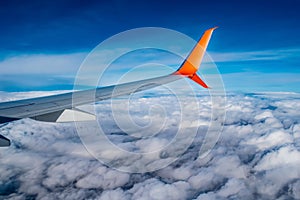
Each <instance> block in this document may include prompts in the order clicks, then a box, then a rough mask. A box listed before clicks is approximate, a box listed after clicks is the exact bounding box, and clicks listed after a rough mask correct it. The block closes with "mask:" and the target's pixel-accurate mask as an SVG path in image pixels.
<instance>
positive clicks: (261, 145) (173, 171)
mask: <svg viewBox="0 0 300 200" xmlns="http://www.w3.org/2000/svg"><path fill="white" fill-rule="evenodd" d="M36 95H39V94H34V93H29V94H27V93H22V94H18V93H15V95H12V94H9V93H2V95H1V100H2V101H6V100H10V99H15V98H20V97H25V96H36ZM198 98H199V102H200V105H199V106H200V110H202V111H203V115H201V116H200V117H199V118H200V119H201V120H200V121H201V123H198V124H196V125H195V124H190V125H193V126H197V127H199V131H198V134H197V136H196V138H195V139H194V142H193V143H192V145H191V146H190V147H189V148H188V150H187V151H185V152H184V153H183V155H182V156H181V157H180V158H179V159H178V160H176V161H175V162H174V163H172V164H171V165H169V166H167V167H165V168H163V169H160V170H157V171H154V172H149V173H141V174H138V173H137V174H130V173H125V172H120V171H117V170H115V169H112V168H109V167H107V166H106V165H104V164H102V163H101V162H99V161H97V160H96V159H94V158H93V157H92V156H91V155H90V154H89V153H88V152H87V151H86V149H85V148H84V146H83V145H82V144H81V141H80V139H79V137H78V136H77V134H76V129H75V127H74V126H73V125H72V124H51V123H42V122H37V121H33V120H30V119H24V120H20V121H16V122H13V123H10V124H8V125H6V126H2V127H1V129H0V130H1V134H3V135H4V136H6V137H8V138H10V139H11V140H12V146H11V147H10V148H5V149H4V148H3V149H0V163H1V165H0V198H1V199H26V198H27V199H30V198H37V199H201V200H202V199H228V198H229V199H275V198H277V199H291V198H293V199H300V192H299V191H300V168H299V166H300V159H299V158H300V146H299V142H300V125H299V124H300V123H299V122H300V114H299V110H300V96H299V95H298V94H293V93H285V94H282V93H280V94H278V93H269V94H237V93H234V94H229V95H228V96H227V106H226V109H227V117H226V121H225V123H224V128H223V132H222V135H221V138H220V139H219V141H218V143H217V145H216V146H215V148H214V149H213V150H212V151H211V153H210V154H209V155H208V156H206V157H204V158H201V157H199V155H198V153H199V149H200V146H201V143H202V141H203V134H202V133H203V132H205V131H206V130H207V128H208V125H209V120H210V119H209V117H207V115H208V114H209V111H210V98H209V96H207V95H200V96H199V97H198ZM175 100H176V99H174V98H173V97H172V96H164V95H163V96H160V97H157V96H153V95H151V94H149V95H147V96H145V95H144V97H143V98H142V99H140V100H139V101H135V103H134V104H132V105H131V108H132V113H131V115H132V117H133V118H134V119H136V120H137V122H139V123H141V124H142V123H145V121H143V119H146V122H147V120H149V118H150V119H151V114H153V113H151V112H149V113H147V111H146V112H140V111H141V110H143V109H147V108H145V106H147V105H148V104H150V103H151V104H157V103H159V104H160V105H172V104H173V103H174V104H176V102H175ZM188 100H189V97H186V101H188ZM117 103H120V105H122V100H120V99H119V100H117ZM165 108H166V110H167V112H166V116H170V115H174V118H173V121H172V118H168V120H169V121H167V122H166V123H165V124H166V127H165V128H164V130H163V131H162V133H164V134H161V135H155V136H154V137H151V138H146V139H145V138H144V139H143V140H141V139H136V140H135V139H133V138H132V137H130V136H127V135H125V134H124V133H122V132H121V131H120V130H119V129H118V127H117V126H116V125H115V124H114V123H115V122H114V120H113V119H112V116H111V115H110V114H109V113H110V110H109V102H106V101H103V102H101V103H99V104H97V105H96V111H97V112H98V113H99V116H101V119H103V120H104V122H105V124H106V125H107V126H106V129H107V130H109V131H108V137H109V139H110V140H111V141H112V142H113V143H115V144H117V145H121V147H122V148H124V149H127V150H132V149H133V147H136V146H140V147H141V149H144V150H145V149H147V148H150V149H151V148H152V147H151V145H153V146H154V147H155V148H156V147H157V146H159V145H161V144H164V142H165V140H163V137H164V138H165V139H167V140H168V139H170V138H171V137H173V135H172V133H173V132H174V131H176V130H174V124H176V123H177V121H176V120H177V118H176V112H175V111H174V112H172V106H169V107H168V106H166V107H165ZM120 109H121V106H120ZM189 109H191V111H192V109H193V108H192V107H190V108H189ZM154 114H155V112H154ZM152 117H153V116H152ZM155 118H156V120H152V125H153V126H155V125H157V123H160V120H158V119H157V118H159V115H155ZM138 120H140V121H138ZM186 137H188V134H187V136H186ZM173 150H174V151H179V150H180V149H176V148H174V149H173ZM111 153H113V152H111ZM111 155H113V154H111ZM160 156H165V157H168V155H166V154H164V155H162V154H161V155H160ZM115 161H118V162H121V163H122V162H124V163H125V162H126V160H125V161H122V157H118V156H116V159H115ZM132 163H134V162H132Z"/></svg>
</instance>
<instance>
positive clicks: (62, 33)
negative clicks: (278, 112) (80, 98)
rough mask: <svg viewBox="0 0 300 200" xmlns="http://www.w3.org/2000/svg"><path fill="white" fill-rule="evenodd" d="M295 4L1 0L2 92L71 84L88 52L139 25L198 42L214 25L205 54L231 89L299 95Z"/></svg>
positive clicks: (299, 51) (299, 46)
mask: <svg viewBox="0 0 300 200" xmlns="http://www.w3.org/2000/svg"><path fill="white" fill-rule="evenodd" d="M299 9H300V2H299V1H297V0H285V1H277V0H273V1H259V0H252V1H238V0H230V1H221V0H217V1H203V2H202V1H199V2H197V3H195V2H193V1H176V0H175V1H163V2H161V1H148V0H146V1H120V0H113V1H26V2H25V1H14V0H12V1H6V2H4V1H1V2H0V26H1V35H0V44H1V45H0V90H4V91H24V90H25V91H26V90H27V91H30V90H59V89H62V90H64V89H71V88H72V83H73V80H74V75H75V73H76V69H78V67H79V65H80V63H81V61H82V60H83V59H84V57H85V55H86V53H87V52H89V51H90V50H92V49H93V48H94V47H95V46H96V45H98V44H99V43H100V42H101V41H103V40H105V39H107V38H108V37H110V36H112V35H114V34H117V33H119V32H121V31H125V30H128V29H132V28H138V27H149V26H151V27H164V28H169V29H174V30H176V31H180V32H182V33H184V34H186V35H188V36H190V37H191V38H193V39H195V40H197V39H198V38H199V37H200V35H201V34H202V32H203V31H204V30H205V29H207V28H210V27H213V26H216V25H217V26H219V29H217V31H216V32H215V33H214V36H213V39H212V40H211V43H210V46H209V49H208V52H209V53H210V55H211V57H212V58H213V59H214V60H215V61H216V64H217V66H218V68H219V70H220V72H221V74H222V76H223V79H224V83H225V87H226V89H227V90H230V91H236V90H238V91H247V92H249V91H251V92H255V91H276V92H279V91H293V92H300V87H299V86H300V78H299V77H300V76H299V75H300V60H299V55H300V39H299V33H300V27H299V25H298V23H299V21H300V13H299Z"/></svg>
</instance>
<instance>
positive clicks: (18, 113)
mask: <svg viewBox="0 0 300 200" xmlns="http://www.w3.org/2000/svg"><path fill="white" fill-rule="evenodd" d="M215 29H216V27H215V28H211V29H208V30H206V31H205V32H204V34H203V36H202V37H201V38H200V40H199V41H198V42H197V43H196V45H195V47H194V48H193V50H192V51H191V52H190V54H189V55H188V57H187V58H186V59H185V61H184V62H183V63H182V64H181V66H180V67H179V69H178V70H177V71H175V72H174V73H172V74H169V75H166V76H161V77H157V78H152V79H146V80H140V81H134V82H130V83H124V84H119V85H112V86H107V87H101V88H96V89H90V90H83V91H76V92H70V93H65V94H58V95H52V96H46V97H38V98H31V99H24V100H18V101H11V102H3V103H0V124H4V123H8V122H11V121H15V120H19V119H22V118H32V119H35V120H39V121H47V122H71V121H86V120H94V119H95V116H93V115H92V114H90V113H86V112H84V111H81V110H79V109H77V108H76V107H77V106H79V105H84V104H88V103H94V102H96V101H101V100H105V99H110V98H114V97H118V96H122V95H128V94H131V93H135V92H139V91H143V90H147V89H151V88H154V87H157V86H159V85H163V84H167V83H170V82H173V81H176V80H179V79H181V78H185V77H186V78H190V79H191V80H193V81H195V82H196V83H198V84H200V85H201V86H203V87H204V88H209V87H208V86H207V85H206V84H205V83H204V81H203V80H202V79H201V78H200V77H199V76H198V75H197V74H196V72H197V70H198V69H199V66H200V64H201V62H202V59H203V56H204V53H205V51H206V48H207V46H208V43H209V40H210V38H211V35H212V33H213V31H214V30H215ZM75 113H76V119H74V114H75ZM78 116H79V117H78ZM9 145H10V141H9V139H7V138H5V137H4V136H2V135H0V147H1V146H9Z"/></svg>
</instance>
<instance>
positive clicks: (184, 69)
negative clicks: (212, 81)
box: [173, 27, 217, 88]
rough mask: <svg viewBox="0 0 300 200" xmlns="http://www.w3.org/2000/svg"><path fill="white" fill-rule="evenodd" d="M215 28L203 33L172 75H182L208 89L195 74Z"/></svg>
mask: <svg viewBox="0 0 300 200" xmlns="http://www.w3.org/2000/svg"><path fill="white" fill-rule="evenodd" d="M216 28H217V27H214V28H211V29H208V30H207V31H205V32H204V34H203V36H202V37H201V39H200V40H199V41H198V42H197V44H196V45H195V47H194V48H193V50H192V51H191V53H190V54H189V55H188V57H187V58H186V59H185V61H184V62H183V63H182V64H181V66H180V68H179V69H178V70H177V71H176V72H174V73H173V74H174V75H183V76H187V77H188V78H190V79H192V80H193V81H195V82H196V83H198V84H200V85H201V86H203V87H204V88H209V87H208V86H207V85H206V84H205V83H204V81H202V80H201V78H200V77H199V76H198V75H197V74H196V72H197V70H198V69H199V67H200V64H201V62H202V59H203V57H204V53H205V51H206V48H207V46H208V43H209V40H210V38H211V35H212V33H213V31H214V30H215V29H216Z"/></svg>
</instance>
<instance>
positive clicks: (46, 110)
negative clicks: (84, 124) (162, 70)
mask: <svg viewBox="0 0 300 200" xmlns="http://www.w3.org/2000/svg"><path fill="white" fill-rule="evenodd" d="M180 78H182V76H174V75H167V76H162V77H158V78H152V79H146V80H141V81H135V82H130V83H124V84H120V85H113V86H106V87H101V88H96V89H90V90H83V91H76V92H70V93H65V94H58V95H52V96H46V97H37V98H32V99H24V100H17V101H11V102H3V103H0V123H6V122H10V121H14V120H18V119H22V118H32V119H36V120H41V121H49V122H57V121H56V119H58V118H59V116H60V115H61V114H62V113H63V111H64V110H66V109H74V108H75V107H76V106H80V105H84V104H89V103H94V102H97V101H101V100H106V99H110V98H114V97H118V96H122V95H128V94H131V93H135V92H139V91H143V90H147V89H150V88H154V87H157V86H159V85H163V84H166V83H169V82H173V81H176V80H178V79H180ZM75 110H76V109H75ZM77 112H79V111H78V110H77ZM66 121H68V120H66ZM70 121H73V120H70Z"/></svg>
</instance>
